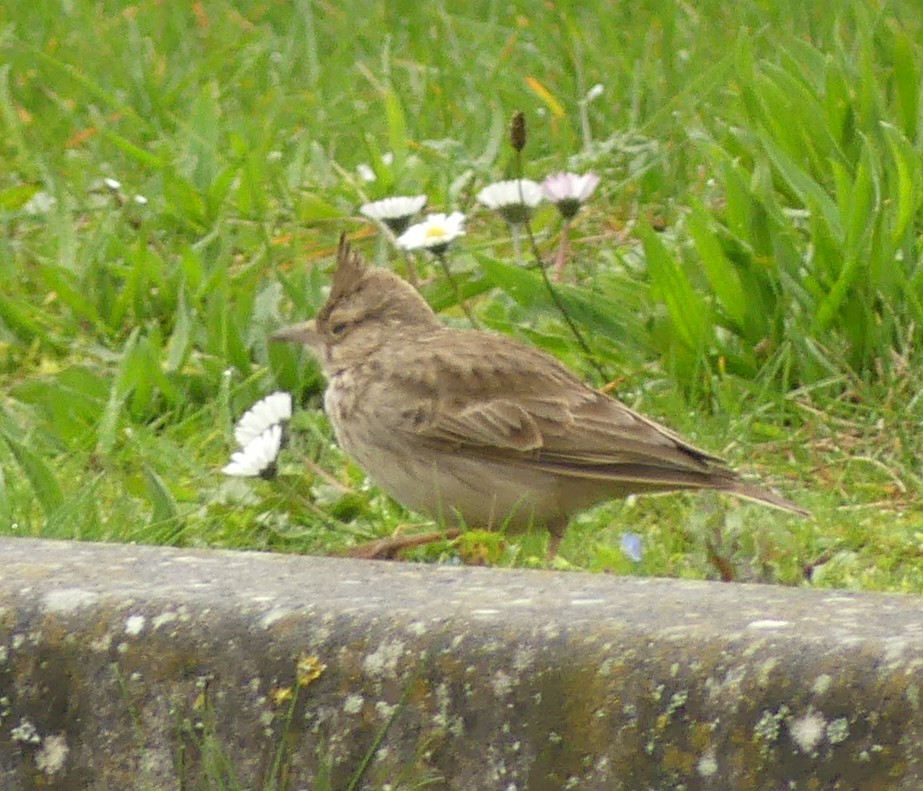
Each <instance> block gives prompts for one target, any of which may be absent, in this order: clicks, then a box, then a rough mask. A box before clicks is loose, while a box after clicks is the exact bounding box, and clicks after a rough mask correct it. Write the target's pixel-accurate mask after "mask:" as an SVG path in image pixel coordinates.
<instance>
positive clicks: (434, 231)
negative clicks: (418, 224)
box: [426, 225, 448, 239]
mask: <svg viewBox="0 0 923 791" xmlns="http://www.w3.org/2000/svg"><path fill="white" fill-rule="evenodd" d="M447 235H448V234H447V233H446V230H445V228H443V227H442V226H441V225H432V226H430V227H429V228H427V229H426V238H427V239H436V238H439V237H442V236H447Z"/></svg>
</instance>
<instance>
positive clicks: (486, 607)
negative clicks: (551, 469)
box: [0, 539, 923, 791]
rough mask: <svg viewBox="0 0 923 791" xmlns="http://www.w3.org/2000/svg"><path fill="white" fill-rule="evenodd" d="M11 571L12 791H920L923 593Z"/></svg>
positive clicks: (224, 567) (5, 772)
mask: <svg viewBox="0 0 923 791" xmlns="http://www.w3.org/2000/svg"><path fill="white" fill-rule="evenodd" d="M0 558H2V561H0V787H2V788H3V789H10V791H13V790H14V789H32V788H39V787H41V788H55V789H68V790H69V789H75V790H76V789H80V791H85V790H86V789H93V790H94V791H95V790H97V789H99V790H100V791H101V790H102V789H129V788H131V789H184V791H185V790H186V789H199V788H212V787H215V785H216V784H217V783H216V781H215V778H216V777H218V776H221V777H224V776H226V777H228V778H231V777H233V778H234V779H235V780H236V781H237V782H238V783H239V786H238V787H240V788H244V789H264V788H266V787H267V784H268V781H269V779H270V778H272V777H275V778H282V780H284V781H285V782H282V781H281V780H280V781H279V783H278V784H277V785H275V786H272V785H271V784H269V786H270V787H273V788H279V789H281V788H285V789H291V790H292V791H296V790H299V789H317V791H322V790H323V789H324V788H332V789H338V790H339V789H347V788H349V787H350V783H351V782H352V781H353V780H354V779H355V778H356V777H357V776H360V777H361V779H360V780H359V782H357V784H356V785H355V786H354V787H355V788H356V789H359V788H363V789H385V788H390V789H394V790H395V791H396V789H399V788H407V789H409V788H419V787H421V785H420V784H421V783H422V782H423V781H430V784H429V785H426V786H425V787H426V788H437V789H453V790H454V789H459V790H460V789H468V790H469V791H470V790H472V789H502V790H503V791H513V789H530V790H531V789H537V790H538V791H544V790H545V789H548V791H551V790H552V789H554V790H555V791H556V790H557V789H562V788H579V789H626V791H627V790H629V789H630V790H631V791H639V790H640V789H733V791H746V790H747V789H766V790H767V791H769V790H770V789H771V790H772V791H778V790H779V789H862V791H869V790H870V789H876V790H877V789H906V790H907V791H909V790H910V789H914V791H918V790H919V789H921V788H923V714H921V709H920V690H921V687H923V598H918V597H910V596H892V595H877V594H852V593H841V592H833V591H830V592H824V591H811V590H798V589H785V588H774V587H765V586H756V585H723V584H718V583H692V582H678V581H669V580H642V579H624V578H611V577H607V576H602V575H587V574H567V573H555V572H537V571H534V572H533V571H499V570H491V569H475V568H445V567H426V566H417V565H407V564H397V563H376V562H364V561H349V560H339V559H331V558H307V557H292V556H280V555H269V554H257V553H248V552H222V551H192V550H188V551H187V550H176V549H162V548H153V547H139V546H107V545H98V544H79V543H68V542H53V541H37V540H28V539H0ZM376 743H378V748H377V749H371V748H372V747H373V745H374V744H376ZM368 755H371V756H372V757H371V760H370V762H369V763H368V766H367V767H365V769H364V771H363V770H362V769H361V766H362V762H363V759H364V757H365V756H368ZM222 773H224V774H222ZM228 783H230V781H228ZM221 787H224V786H221Z"/></svg>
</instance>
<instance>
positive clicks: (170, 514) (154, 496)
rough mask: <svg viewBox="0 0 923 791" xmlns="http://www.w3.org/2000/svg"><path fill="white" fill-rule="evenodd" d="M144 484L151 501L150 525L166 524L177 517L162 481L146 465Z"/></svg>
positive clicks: (171, 497)
mask: <svg viewBox="0 0 923 791" xmlns="http://www.w3.org/2000/svg"><path fill="white" fill-rule="evenodd" d="M144 482H145V484H147V494H148V499H149V500H150V501H151V524H152V525H154V524H168V523H170V522H174V521H176V519H178V517H179V509H178V508H177V506H176V500H175V499H174V498H173V495H172V493H171V492H170V490H169V488H167V485H166V484H165V483H164V482H163V479H162V478H161V477H160V476H159V475H158V474H157V473H156V472H155V471H154V470H153V469H152V468H151V467H149V466H148V465H146V464H145V465H144Z"/></svg>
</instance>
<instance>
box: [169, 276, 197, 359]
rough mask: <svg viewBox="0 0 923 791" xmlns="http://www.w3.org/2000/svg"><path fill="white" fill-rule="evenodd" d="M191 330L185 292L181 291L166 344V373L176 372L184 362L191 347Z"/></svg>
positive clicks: (190, 318) (190, 319)
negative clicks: (171, 329)
mask: <svg viewBox="0 0 923 791" xmlns="http://www.w3.org/2000/svg"><path fill="white" fill-rule="evenodd" d="M192 329H193V328H192V317H191V316H190V314H189V306H188V304H187V302H186V291H185V289H181V290H180V293H179V300H178V301H177V304H176V317H175V319H174V324H173V332H172V334H171V335H170V340H169V341H168V342H167V359H166V363H165V364H164V369H165V370H166V372H167V373H173V372H175V371H178V370H179V369H180V368H182V366H183V363H184V362H185V361H186V357H187V356H188V354H189V350H190V348H191V346H192Z"/></svg>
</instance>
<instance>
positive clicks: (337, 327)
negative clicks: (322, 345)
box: [330, 321, 347, 335]
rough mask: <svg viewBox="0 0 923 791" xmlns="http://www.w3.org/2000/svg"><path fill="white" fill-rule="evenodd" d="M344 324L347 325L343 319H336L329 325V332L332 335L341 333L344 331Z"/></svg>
mask: <svg viewBox="0 0 923 791" xmlns="http://www.w3.org/2000/svg"><path fill="white" fill-rule="evenodd" d="M346 326H347V325H346V322H345V321H338V322H337V323H336V324H334V325H333V326H331V327H330V332H331V333H333V334H334V335H342V334H343V333H344V332H346Z"/></svg>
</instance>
